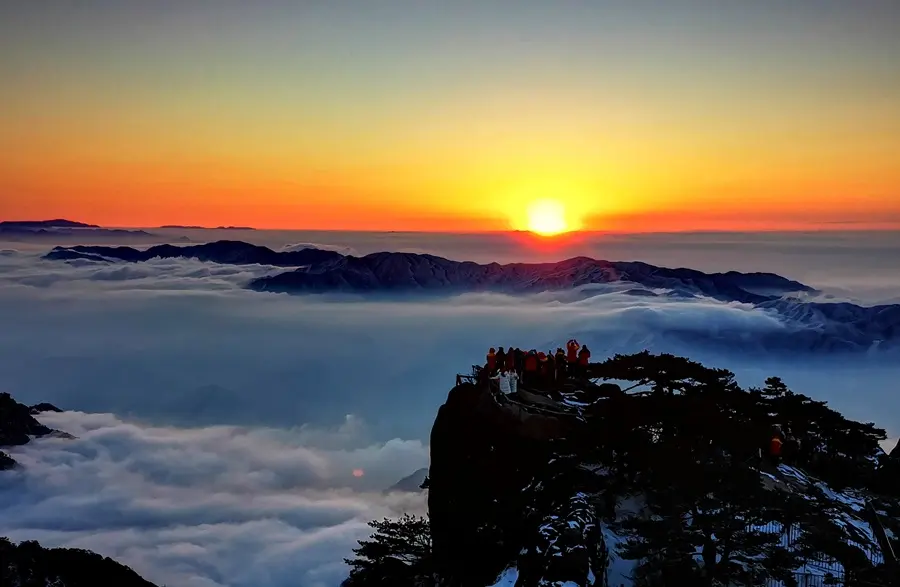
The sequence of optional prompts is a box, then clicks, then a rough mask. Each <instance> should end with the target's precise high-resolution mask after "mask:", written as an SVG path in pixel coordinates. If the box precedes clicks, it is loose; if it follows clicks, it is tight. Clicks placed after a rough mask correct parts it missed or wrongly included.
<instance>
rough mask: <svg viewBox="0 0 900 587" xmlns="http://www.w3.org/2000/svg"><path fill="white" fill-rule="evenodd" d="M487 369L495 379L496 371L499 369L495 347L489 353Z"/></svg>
mask: <svg viewBox="0 0 900 587" xmlns="http://www.w3.org/2000/svg"><path fill="white" fill-rule="evenodd" d="M485 368H486V369H487V371H488V374H490V376H491V377H493V376H494V370H495V369H496V368H497V353H496V352H494V347H491V350H489V351H488V354H487V364H486V365H485Z"/></svg>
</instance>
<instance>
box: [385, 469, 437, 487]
mask: <svg viewBox="0 0 900 587" xmlns="http://www.w3.org/2000/svg"><path fill="white" fill-rule="evenodd" d="M427 476H428V467H424V468H422V469H419V470H417V471H415V472H413V473H411V474H410V475H407V476H406V477H404V478H403V479H401V480H399V481H397V482H396V483H394V484H393V485H391V486H390V487H388V488H387V489H386V490H385V493H391V492H392V491H406V492H409V493H419V492H420V491H422V483H424V482H425V477H427Z"/></svg>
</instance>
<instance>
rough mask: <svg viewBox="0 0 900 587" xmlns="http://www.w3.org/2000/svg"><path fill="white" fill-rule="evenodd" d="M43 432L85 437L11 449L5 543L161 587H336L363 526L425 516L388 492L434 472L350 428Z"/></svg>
mask: <svg viewBox="0 0 900 587" xmlns="http://www.w3.org/2000/svg"><path fill="white" fill-rule="evenodd" d="M41 420H42V422H44V423H45V424H47V425H49V426H51V427H55V428H59V429H63V430H66V431H69V432H71V433H72V434H74V435H76V436H77V439H75V440H67V439H51V438H48V439H42V440H38V441H36V442H33V443H31V444H29V445H26V446H24V447H19V448H16V449H13V450H11V451H10V453H11V454H12V455H13V456H14V458H16V459H17V460H18V461H19V462H20V463H21V464H22V465H24V469H23V470H22V471H18V472H14V473H6V474H4V475H3V476H2V477H0V535H9V536H12V537H13V538H15V539H19V540H21V539H36V540H39V541H41V542H42V543H43V544H45V545H47V546H67V547H75V548H88V549H91V550H95V551H97V552H101V553H103V554H105V555H108V556H112V557H113V558H115V559H117V560H120V561H121V562H123V563H124V564H127V565H129V566H131V567H132V568H134V569H135V570H136V571H137V572H139V573H140V574H141V575H143V576H145V577H146V578H148V579H150V580H152V581H154V582H157V583H158V584H160V585H162V584H168V585H179V586H186V587H195V586H196V587H200V586H202V587H213V586H230V587H261V586H267V585H272V586H276V585H277V586H280V585H302V586H310V587H318V586H322V587H334V586H335V585H337V584H338V583H339V582H340V581H341V580H342V579H343V578H345V577H346V572H347V571H346V568H345V567H344V565H343V563H342V561H341V557H342V556H347V555H349V553H350V550H351V549H352V548H353V547H354V546H355V544H356V540H357V539H359V538H362V537H365V536H367V535H368V532H369V529H368V528H367V526H366V522H367V521H368V520H369V519H371V518H372V517H373V516H374V517H380V516H396V515H398V513H400V512H404V511H408V512H412V513H420V514H421V513H424V497H423V496H422V495H419V494H408V493H393V494H390V495H383V493H382V491H383V490H384V489H385V488H387V487H389V486H390V485H392V484H393V483H395V482H396V481H398V480H399V479H400V478H401V477H403V476H405V475H406V474H408V473H409V472H411V471H413V470H415V469H417V468H420V467H422V466H427V463H428V454H427V448H426V447H425V446H423V444H422V443H421V442H420V441H401V440H397V439H395V440H391V441H389V442H386V443H382V444H363V445H360V444H359V443H360V442H361V441H362V440H363V436H362V432H363V429H364V426H363V425H362V423H361V422H359V421H358V420H357V419H354V418H352V417H351V418H348V419H347V420H346V421H345V423H344V425H342V426H341V427H339V428H337V429H334V430H315V429H309V428H299V429H294V430H274V429H242V428H237V427H229V426H214V427H207V428H195V429H178V428H164V427H151V426H142V425H138V424H135V423H129V422H125V421H122V420H121V419H119V418H117V417H116V416H113V415H111V414H84V413H80V412H66V413H63V414H43V415H42V416H41ZM354 469H362V470H363V471H364V472H365V475H363V476H362V477H354V476H353V474H352V472H353V470H354Z"/></svg>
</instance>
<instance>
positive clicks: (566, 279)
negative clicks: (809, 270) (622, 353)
mask: <svg viewBox="0 0 900 587" xmlns="http://www.w3.org/2000/svg"><path fill="white" fill-rule="evenodd" d="M615 282H630V283H636V284H639V285H642V286H644V287H647V288H653V289H667V290H671V291H672V292H675V293H676V294H679V295H683V296H688V297H690V296H694V295H704V296H708V297H711V298H715V299H720V300H726V301H737V302H745V303H759V302H763V301H767V300H770V299H773V296H776V295H783V294H786V293H792V292H811V291H813V290H812V288H810V287H808V286H805V285H803V284H802V283H798V282H796V281H791V280H789V279H785V278H783V277H781V276H778V275H774V274H771V273H738V272H734V271H732V272H728V273H703V272H702V271H696V270H693V269H668V268H664V267H656V266H653V265H649V264H647V263H641V262H624V261H602V260H595V259H589V258H587V257H575V258H572V259H567V260H565V261H559V262H557V263H510V264H508V265H500V264H498V263H489V264H486V265H482V264H478V263H473V262H468V261H452V260H449V259H444V258H442V257H436V256H433V255H420V254H415V253H373V254H371V255H366V256H364V257H353V256H347V257H344V258H343V259H341V260H340V261H339V262H336V263H331V264H328V265H326V266H323V267H310V268H308V269H302V270H297V271H293V272H289V273H282V274H281V275H275V276H271V277H263V278H260V279H257V280H255V281H253V282H252V283H251V284H250V288H251V289H255V290H258V291H272V292H287V293H298V292H321V291H370V292H375V291H386V292H402V291H438V290H441V291H448V290H449V291H497V292H508V293H534V292H542V291H552V290H563V289H571V288H575V287H579V286H583V285H589V284H596V283H615ZM757 292H765V293H757Z"/></svg>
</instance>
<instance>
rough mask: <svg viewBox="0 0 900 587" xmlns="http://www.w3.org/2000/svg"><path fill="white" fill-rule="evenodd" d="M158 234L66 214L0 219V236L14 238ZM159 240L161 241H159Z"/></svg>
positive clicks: (129, 238) (132, 238) (127, 238)
mask: <svg viewBox="0 0 900 587" xmlns="http://www.w3.org/2000/svg"><path fill="white" fill-rule="evenodd" d="M155 238H157V235H154V234H151V233H149V232H147V231H144V230H126V229H122V228H103V227H101V226H98V225H96V224H86V223H84V222H76V221H74V220H65V219H62V218H59V219H55V220H7V221H3V222H0V240H7V241H14V242H28V241H39V242H47V241H50V242H71V241H76V242H77V241H81V242H84V240H85V239H97V240H100V241H119V242H134V243H139V242H147V241H150V242H153V239H155ZM157 242H158V241H157Z"/></svg>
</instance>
